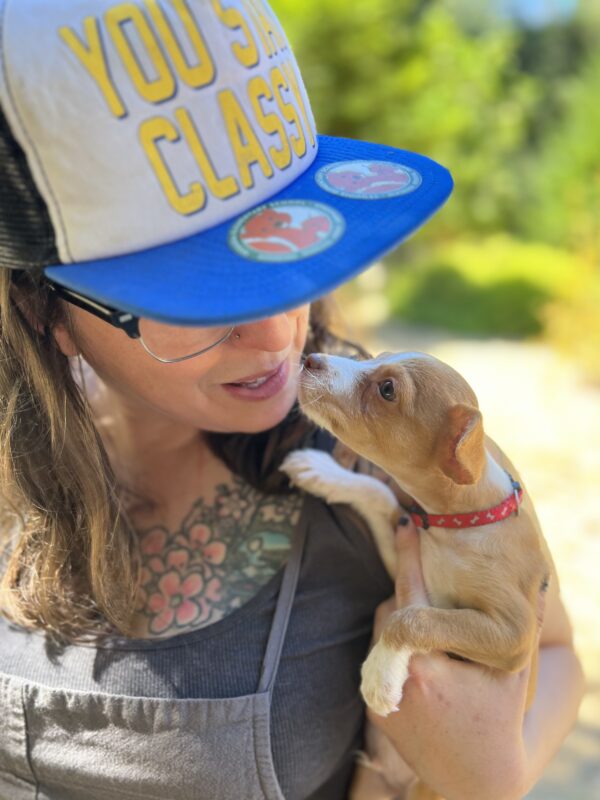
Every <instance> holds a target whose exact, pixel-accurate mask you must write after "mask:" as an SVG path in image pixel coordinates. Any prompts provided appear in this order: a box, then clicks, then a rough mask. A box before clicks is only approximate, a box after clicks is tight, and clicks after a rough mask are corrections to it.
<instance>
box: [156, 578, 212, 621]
mask: <svg viewBox="0 0 600 800" xmlns="http://www.w3.org/2000/svg"><path fill="white" fill-rule="evenodd" d="M203 588H204V581H203V580H202V577H201V576H200V575H198V574H193V575H188V577H187V578H186V579H185V580H183V581H182V580H181V576H180V575H178V574H177V572H167V573H166V575H163V576H162V577H161V578H160V580H159V582H158V589H159V591H158V592H156V593H155V594H153V595H152V596H151V597H150V599H149V601H148V608H149V609H150V612H151V613H152V614H154V615H155V616H154V617H153V619H152V620H151V622H150V630H151V631H152V633H162V632H163V631H165V630H166V629H167V628H168V627H169V626H170V625H172V624H173V620H175V622H176V624H177V625H178V626H180V627H181V626H183V625H189V624H190V623H191V622H194V621H195V620H196V619H197V618H198V617H199V616H200V615H201V613H202V615H203V611H204V609H202V610H201V609H200V607H199V605H198V604H197V603H196V602H194V600H192V598H193V597H195V596H196V595H198V594H199V593H200V592H201V591H202V589H203ZM202 605H204V604H202Z"/></svg>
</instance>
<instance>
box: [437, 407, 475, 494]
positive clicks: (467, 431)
mask: <svg viewBox="0 0 600 800" xmlns="http://www.w3.org/2000/svg"><path fill="white" fill-rule="evenodd" d="M437 457H438V465H439V467H440V469H441V470H442V472H443V473H444V474H445V475H447V476H448V477H449V478H450V479H451V480H453V481H454V483H459V484H467V483H475V482H476V481H477V480H479V478H480V477H481V473H482V472H483V468H484V466H485V445H484V434H483V418H482V416H481V412H480V411H479V410H478V409H477V408H474V407H473V406H469V405H465V404H464V403H459V404H458V405H455V406H453V407H452V408H451V409H450V410H449V411H448V415H447V417H446V421H445V423H444V425H443V428H442V431H441V433H440V435H439V438H438V442H437Z"/></svg>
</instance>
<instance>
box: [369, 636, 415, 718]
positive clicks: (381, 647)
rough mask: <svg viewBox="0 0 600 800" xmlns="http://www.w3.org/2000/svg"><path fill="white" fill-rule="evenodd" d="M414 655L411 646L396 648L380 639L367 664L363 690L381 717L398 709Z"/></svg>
mask: <svg viewBox="0 0 600 800" xmlns="http://www.w3.org/2000/svg"><path fill="white" fill-rule="evenodd" d="M411 655H412V652H411V651H410V650H409V649H408V647H402V648H400V650H392V648H391V647H387V646H386V645H385V644H383V643H382V642H378V643H377V644H376V645H375V647H374V648H373V649H372V650H371V652H370V653H369V656H368V658H367V660H366V661H365V663H364V664H363V667H362V671H361V674H362V683H361V685H360V691H361V693H362V696H363V697H364V699H365V703H366V704H367V705H368V706H369V708H370V709H371V710H372V711H374V712H375V713H376V714H379V715H380V716H381V717H387V715H388V714H391V713H392V711H397V710H398V706H399V705H400V701H401V700H402V689H403V686H404V682H405V681H406V679H407V678H408V662H409V661H410V657H411Z"/></svg>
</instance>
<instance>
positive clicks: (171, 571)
mask: <svg viewBox="0 0 600 800" xmlns="http://www.w3.org/2000/svg"><path fill="white" fill-rule="evenodd" d="M301 503H302V496H301V495H298V494H292V495H285V496H279V495H266V496H265V495H263V494H261V493H260V492H258V491H257V490H256V489H253V488H252V487H251V486H249V485H248V484H247V483H246V482H245V481H243V480H242V479H241V478H238V477H235V478H234V482H233V485H231V486H228V485H226V484H222V485H220V486H218V487H217V492H216V498H215V501H214V503H213V504H212V505H208V504H206V503H205V502H204V500H202V499H200V500H198V501H197V502H196V503H194V505H193V507H192V509H191V511H190V512H189V514H188V515H187V516H186V518H185V519H184V521H183V523H182V525H181V528H180V529H179V530H178V531H175V532H172V531H169V530H167V529H166V528H164V527H160V526H156V527H153V528H150V529H149V530H146V531H142V532H141V534H140V547H141V553H142V583H141V589H140V593H139V596H138V603H137V607H136V611H137V614H138V620H140V622H139V623H138V627H142V628H143V632H144V634H145V635H153V636H159V635H167V634H172V633H181V632H183V631H185V630H190V629H192V628H198V627H202V626H203V625H207V624H210V623H212V622H216V621H217V620H219V619H222V618H223V617H224V616H225V615H226V614H228V613H229V612H231V611H233V610H234V609H236V608H239V607H240V606H241V605H243V604H244V603H245V602H246V601H247V600H249V599H250V598H251V597H253V596H254V595H255V594H256V593H257V591H258V590H259V589H260V588H261V587H262V586H264V585H265V584H266V583H267V582H268V581H269V579H270V578H271V577H272V576H273V575H274V574H275V573H276V572H277V571H278V569H279V568H280V567H281V565H282V563H283V562H284V560H285V558H286V557H287V554H288V552H289V548H290V542H291V538H292V533H293V531H294V528H295V527H296V525H297V523H298V519H299V516H300V507H301Z"/></svg>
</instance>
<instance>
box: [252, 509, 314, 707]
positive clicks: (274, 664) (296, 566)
mask: <svg viewBox="0 0 600 800" xmlns="http://www.w3.org/2000/svg"><path fill="white" fill-rule="evenodd" d="M312 500H313V499H312V497H310V496H309V495H305V496H304V501H303V504H302V511H301V514H300V520H299V522H298V525H297V527H296V530H295V532H294V538H293V541H292V547H291V549H290V554H289V556H288V560H287V564H286V565H285V569H284V572H283V578H282V581H281V587H280V589H279V597H278V598H277V606H276V608H275V613H274V615H273V622H272V624H271V632H270V633H269V641H268V642H267V649H266V650H265V657H264V660H263V665H262V670H261V675H260V681H259V684H258V692H259V693H261V692H266V691H269V692H270V691H271V689H272V688H273V684H274V683H275V678H276V677H277V670H278V668H279V661H280V660H281V651H282V650H283V643H284V641H285V634H286V632H287V627H288V622H289V619H290V614H291V611H292V605H293V604H294V597H295V596H296V587H297V585H298V576H299V575H300V566H301V564H302V553H303V552H304V543H305V541H306V534H307V531H308V525H309V520H310V517H311V513H310V509H311V505H312Z"/></svg>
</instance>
